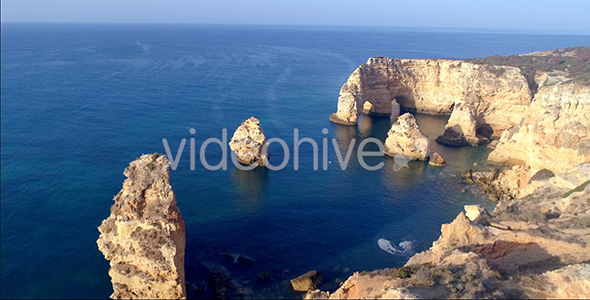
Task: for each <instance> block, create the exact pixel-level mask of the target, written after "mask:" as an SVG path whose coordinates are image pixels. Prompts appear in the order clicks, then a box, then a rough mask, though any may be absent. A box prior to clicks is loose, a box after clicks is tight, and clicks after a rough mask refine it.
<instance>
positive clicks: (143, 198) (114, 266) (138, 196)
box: [97, 154, 186, 299]
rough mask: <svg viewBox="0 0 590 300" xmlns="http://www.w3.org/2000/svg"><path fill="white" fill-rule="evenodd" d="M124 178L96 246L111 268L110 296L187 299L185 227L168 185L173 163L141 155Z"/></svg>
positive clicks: (160, 157) (117, 297)
mask: <svg viewBox="0 0 590 300" xmlns="http://www.w3.org/2000/svg"><path fill="white" fill-rule="evenodd" d="M123 174H124V175H125V176H126V177H127V179H126V180H125V182H123V188H122V189H121V191H120V192H119V193H118V194H117V195H116V196H115V198H114V201H115V203H114V204H113V206H112V207H111V215H110V216H109V217H108V218H107V219H105V220H104V221H102V224H101V225H100V227H98V230H99V231H100V236H99V238H98V241H97V244H98V248H99V250H100V251H101V252H102V253H103V255H104V256H105V258H106V259H107V260H109V261H110V266H111V268H110V270H109V275H110V276H111V281H112V283H113V290H114V291H113V294H112V295H111V298H113V299H120V298H134V299H181V298H186V288H185V280H184V250H185V243H186V238H185V227H184V220H183V218H182V216H181V215H180V211H179V210H178V207H177V206H176V197H175V196H174V192H173V191H172V187H171V186H170V162H169V161H168V159H167V158H166V156H163V155H158V154H149V155H148V154H146V155H142V156H141V157H140V158H138V159H136V160H135V161H133V162H131V163H130V164H129V166H128V167H127V168H126V169H125V172H124V173H123Z"/></svg>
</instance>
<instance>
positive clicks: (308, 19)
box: [2, 0, 590, 33]
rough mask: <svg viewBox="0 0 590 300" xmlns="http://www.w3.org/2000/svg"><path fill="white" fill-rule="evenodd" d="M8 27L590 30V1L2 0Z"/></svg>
mask: <svg viewBox="0 0 590 300" xmlns="http://www.w3.org/2000/svg"><path fill="white" fill-rule="evenodd" d="M2 22H84V23H86V22H88V23H209V24H285V25H364V26H367V25H368V26H404V27H435V28H475V29H479V28H485V29H520V30H543V31H545V30H548V31H559V32H572V33H574V32H582V33H589V32H590V1H587V0H554V1H549V0H495V1H491V0H432V1H426V0H404V1H398V0H389V1H388V0H365V1H349V0H323V1H322V0H298V1H296V0H243V1H238V0H176V1H173V0H2Z"/></svg>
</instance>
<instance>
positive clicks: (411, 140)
mask: <svg viewBox="0 0 590 300" xmlns="http://www.w3.org/2000/svg"><path fill="white" fill-rule="evenodd" d="M429 143H430V142H429V141H428V137H427V136H425V135H424V134H423V133H422V132H420V128H418V123H416V119H415V118H414V116H412V114H410V113H405V114H403V115H401V116H399V118H398V119H397V121H395V123H393V125H391V129H389V132H388V133H387V139H386V140H385V154H387V155H389V156H395V155H397V154H399V155H403V156H405V157H408V158H409V159H411V160H426V159H428V157H429V154H430V153H429V148H428V146H429Z"/></svg>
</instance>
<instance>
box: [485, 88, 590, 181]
mask: <svg viewBox="0 0 590 300" xmlns="http://www.w3.org/2000/svg"><path fill="white" fill-rule="evenodd" d="M552 82H553V83H552ZM488 160H489V161H490V162H493V163H498V164H518V165H525V166H530V167H531V168H532V170H533V172H534V171H538V170H541V169H550V170H552V171H556V172H565V171H568V170H571V169H572V168H574V167H575V166H576V165H578V164H580V163H583V162H590V86H586V85H580V84H574V83H560V82H556V80H555V79H554V78H553V79H552V77H545V79H544V80H543V81H541V82H540V83H539V90H538V92H537V94H536V95H535V98H534V101H533V102H532V103H531V105H530V107H529V109H528V110H527V112H526V113H525V114H524V118H523V120H522V121H521V122H519V124H517V125H516V126H514V127H512V128H510V129H509V130H506V131H505V132H504V133H503V134H502V136H501V138H500V142H499V143H498V145H497V146H496V148H495V149H494V151H492V153H490V155H489V158H488Z"/></svg>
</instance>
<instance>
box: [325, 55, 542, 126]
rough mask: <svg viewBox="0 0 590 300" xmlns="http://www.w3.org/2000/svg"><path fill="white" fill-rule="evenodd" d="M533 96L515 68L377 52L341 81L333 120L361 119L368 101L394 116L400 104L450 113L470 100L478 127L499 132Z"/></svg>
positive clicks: (378, 111) (378, 110)
mask: <svg viewBox="0 0 590 300" xmlns="http://www.w3.org/2000/svg"><path fill="white" fill-rule="evenodd" d="M531 99H532V92H531V90H530V89H529V86H528V84H527V79H526V78H525V77H524V75H523V74H522V73H521V71H520V70H519V69H518V68H515V67H506V66H487V65H478V64H474V63H468V62H464V61H460V60H446V59H391V58H384V57H374V58H370V59H369V60H368V61H367V63H366V64H363V65H360V66H359V67H358V68H357V69H356V70H355V71H354V72H353V73H352V74H351V75H350V77H349V78H348V81H347V82H346V83H345V84H344V85H343V86H342V88H341V89H340V97H339V98H338V111H337V112H336V113H334V114H332V116H331V117H330V120H331V121H333V122H335V123H339V124H345V125H353V124H356V122H357V119H358V116H359V115H360V113H361V112H362V110H363V107H364V103H365V102H369V103H370V104H371V105H370V106H369V107H370V109H369V111H368V112H369V114H374V115H382V116H390V115H391V114H392V108H394V110H395V107H396V104H399V105H400V106H401V108H402V109H404V110H409V111H414V112H419V113H427V114H451V113H452V112H453V108H454V106H455V103H457V102H465V103H468V104H469V105H470V106H471V107H473V109H474V118H475V120H476V124H475V127H476V128H475V129H476V130H477V129H481V130H483V131H484V132H486V133H487V132H488V131H489V130H490V128H491V129H492V130H493V131H494V132H493V133H494V134H495V135H499V133H500V132H501V131H503V130H505V129H508V128H509V127H510V126H512V125H515V124H518V123H519V122H520V119H521V118H522V114H523V113H524V112H525V110H526V108H527V106H528V105H529V104H530V102H531ZM464 131H465V132H467V131H468V130H464ZM487 134H488V135H491V134H490V133H487ZM473 136H475V132H473Z"/></svg>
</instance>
